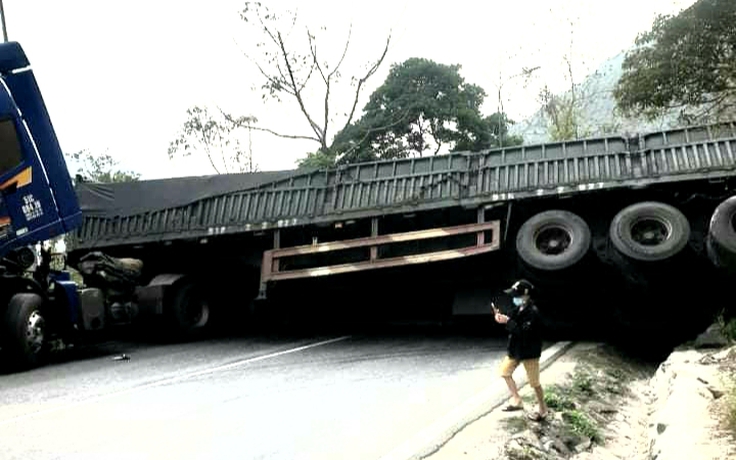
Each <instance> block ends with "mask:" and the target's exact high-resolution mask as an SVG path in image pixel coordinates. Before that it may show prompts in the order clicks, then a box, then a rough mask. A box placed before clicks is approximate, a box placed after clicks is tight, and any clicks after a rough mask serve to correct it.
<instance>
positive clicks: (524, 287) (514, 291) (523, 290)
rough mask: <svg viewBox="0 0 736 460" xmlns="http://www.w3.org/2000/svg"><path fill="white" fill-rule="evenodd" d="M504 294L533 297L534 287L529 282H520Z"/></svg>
mask: <svg viewBox="0 0 736 460" xmlns="http://www.w3.org/2000/svg"><path fill="white" fill-rule="evenodd" d="M503 292H505V293H506V294H510V295H513V296H522V295H532V292H534V285H533V284H532V283H530V282H529V281H527V280H518V281H517V282H515V283H514V284H512V285H511V287H510V288H508V289H506V290H504V291H503Z"/></svg>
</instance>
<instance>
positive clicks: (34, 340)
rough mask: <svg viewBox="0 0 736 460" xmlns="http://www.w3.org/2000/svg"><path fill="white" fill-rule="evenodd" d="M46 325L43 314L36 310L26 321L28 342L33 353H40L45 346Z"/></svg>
mask: <svg viewBox="0 0 736 460" xmlns="http://www.w3.org/2000/svg"><path fill="white" fill-rule="evenodd" d="M45 327H46V321H44V319H43V316H41V314H40V313H39V312H38V310H34V311H33V312H32V313H31V315H30V316H29V317H28V321H27V322H26V344H27V345H28V348H29V349H30V351H31V353H33V354H38V353H40V352H41V349H42V348H43V343H44V330H45Z"/></svg>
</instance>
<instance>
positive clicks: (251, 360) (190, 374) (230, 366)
mask: <svg viewBox="0 0 736 460" xmlns="http://www.w3.org/2000/svg"><path fill="white" fill-rule="evenodd" d="M350 337H352V336H349V335H345V336H342V337H336V338H334V339H329V340H323V341H321V342H316V343H311V344H308V345H303V346H301V347H296V348H290V349H288V350H283V351H277V352H274V353H269V354H266V355H263V356H256V357H254V358H247V359H242V360H240V361H235V362H232V363H229V364H223V365H221V366H216V367H212V368H209V369H202V370H200V371H196V372H188V373H184V374H181V375H176V376H174V377H169V378H166V379H163V380H157V381H155V382H150V383H145V384H143V385H139V386H135V387H132V388H127V389H125V390H120V391H115V392H112V393H107V394H102V395H98V396H93V397H91V398H89V399H85V400H82V401H76V402H73V403H70V404H66V405H63V406H60V407H54V408H51V409H46V410H40V411H37V412H31V413H28V414H23V415H18V416H16V417H11V418H8V419H5V420H0V426H5V425H10V424H12V423H15V422H18V421H21V420H25V419H29V418H33V417H38V416H39V415H47V414H51V413H54V412H61V411H64V410H68V409H72V408H74V407H78V406H81V405H83V404H88V403H91V402H98V401H102V400H105V399H109V398H114V397H116V396H121V395H125V394H130V393H134V392H136V391H141V390H146V389H148V388H154V387H158V386H162V385H169V384H171V383H176V382H181V381H182V380H187V379H191V378H193V377H199V376H202V375H206V374H212V373H215V372H221V371H226V370H230V369H234V368H236V367H240V366H244V365H246V364H250V363H255V362H258V361H263V360H266V359H271V358H276V357H278V356H283V355H288V354H291V353H296V352H298V351H303V350H307V349H309V348H315V347H319V346H322V345H327V344H330V343H334V342H339V341H342V340H346V339H349V338H350Z"/></svg>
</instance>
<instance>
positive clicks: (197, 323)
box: [166, 282, 211, 336]
mask: <svg viewBox="0 0 736 460" xmlns="http://www.w3.org/2000/svg"><path fill="white" fill-rule="evenodd" d="M171 289H173V290H174V292H173V296H172V297H171V299H170V301H169V302H168V305H167V312H166V314H167V318H168V323H169V326H170V327H171V328H172V332H173V333H174V334H175V335H180V336H187V335H190V334H192V333H195V332H199V331H202V330H204V329H205V328H206V327H207V326H208V325H209V323H210V319H211V318H210V317H211V310H210V304H209V302H208V300H207V298H206V297H205V296H204V293H203V292H202V288H201V287H200V286H199V285H198V284H195V283H191V282H190V283H182V284H179V285H174V286H173V287H172V288H171Z"/></svg>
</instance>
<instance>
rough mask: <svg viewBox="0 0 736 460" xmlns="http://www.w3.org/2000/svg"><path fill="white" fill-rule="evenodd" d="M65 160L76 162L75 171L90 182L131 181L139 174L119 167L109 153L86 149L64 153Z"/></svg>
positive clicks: (76, 174) (136, 178) (138, 176)
mask: <svg viewBox="0 0 736 460" xmlns="http://www.w3.org/2000/svg"><path fill="white" fill-rule="evenodd" d="M65 156H66V157H67V160H71V162H73V163H75V164H77V171H76V173H74V174H72V176H79V177H81V178H82V179H83V180H85V181H90V182H105V183H110V182H131V181H135V180H138V179H140V177H141V175H140V174H138V173H136V172H133V171H123V170H121V169H119V167H118V162H117V161H116V160H115V159H114V158H113V157H112V156H110V155H109V154H107V153H103V154H95V153H92V152H90V151H89V150H87V149H83V150H80V151H78V152H74V153H67V154H65Z"/></svg>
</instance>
